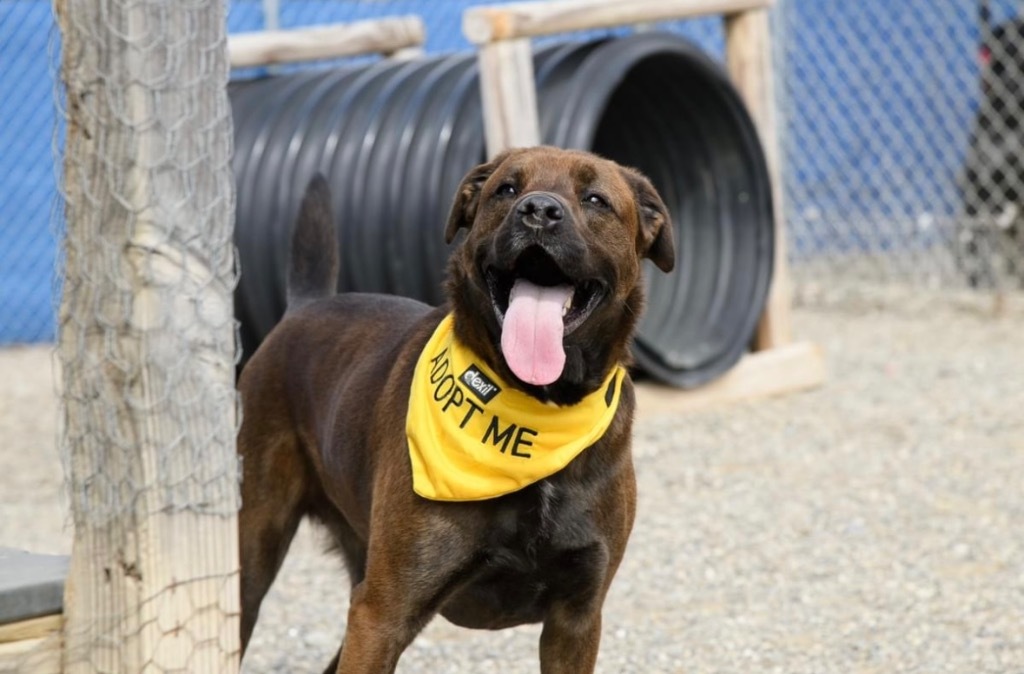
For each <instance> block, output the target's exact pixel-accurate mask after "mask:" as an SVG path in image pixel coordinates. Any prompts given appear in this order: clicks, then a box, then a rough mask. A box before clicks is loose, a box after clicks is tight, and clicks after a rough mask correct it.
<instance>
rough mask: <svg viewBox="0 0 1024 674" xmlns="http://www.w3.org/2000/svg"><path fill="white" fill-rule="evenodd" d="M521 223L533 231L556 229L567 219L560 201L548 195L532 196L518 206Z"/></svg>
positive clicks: (517, 210)
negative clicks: (564, 218) (563, 219)
mask: <svg viewBox="0 0 1024 674" xmlns="http://www.w3.org/2000/svg"><path fill="white" fill-rule="evenodd" d="M516 213H517V214H518V216H519V222H521V223H522V224H523V225H525V226H527V227H529V228H531V229H539V230H545V229H554V228H555V227H557V226H558V225H559V224H560V223H561V222H562V218H563V217H565V211H564V210H563V209H562V204H561V203H560V202H559V201H558V199H556V198H554V197H553V196H551V195H548V194H530V195H527V196H526V197H525V198H523V200H522V201H520V202H519V204H518V205H517V206H516Z"/></svg>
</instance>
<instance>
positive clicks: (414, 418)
mask: <svg viewBox="0 0 1024 674" xmlns="http://www.w3.org/2000/svg"><path fill="white" fill-rule="evenodd" d="M452 327H453V320H452V317H451V315H448V316H446V317H445V318H444V320H442V321H441V324H440V325H439V326H437V330H435V331H434V335H433V337H431V338H430V341H429V342H427V345H426V347H425V348H424V349H423V353H422V354H420V358H419V361H417V363H416V371H415V372H414V373H413V378H412V391H411V394H410V396H409V414H408V416H407V417H406V420H405V434H406V437H407V438H408V440H409V458H410V459H412V485H413V489H414V490H415V491H416V493H417V494H419V495H420V496H422V497H424V498H428V499H433V500H435V501H478V500H481V499H489V498H495V497H498V496H502V495H504V494H509V493H511V492H514V491H517V490H519V489H522V488H523V487H525V486H527V485H530V484H533V483H534V482H536V481H538V480H542V479H544V478H545V477H549V476H550V475H554V474H555V473H557V472H558V471H560V470H561V469H562V468H565V466H567V465H568V464H569V462H570V461H572V460H573V459H574V458H576V456H577V455H578V454H579V453H580V452H582V451H583V450H584V449H586V448H587V447H589V446H590V445H592V444H594V442H596V441H597V440H598V439H599V438H600V437H601V436H602V435H604V432H605V431H606V430H607V429H608V426H609V425H610V424H611V422H612V418H613V417H614V416H615V410H617V409H618V407H619V393H620V390H621V388H622V380H623V378H624V377H625V373H626V372H625V369H623V368H622V367H621V366H616V367H614V368H612V371H611V372H609V373H608V377H607V378H606V379H605V381H604V384H603V385H602V386H601V388H599V389H598V390H597V391H595V392H594V393H591V394H590V395H588V396H587V397H586V398H584V399H583V400H581V401H580V402H579V403H577V404H575V405H572V406H569V407H560V406H558V405H554V404H551V403H543V402H541V401H539V400H537V399H536V398H533V397H531V396H528V395H526V394H525V393H523V392H522V391H519V390H517V389H514V388H512V387H510V386H507V385H506V384H505V383H504V382H503V381H501V379H499V378H498V376H497V375H496V374H495V373H494V372H492V371H491V370H490V368H488V367H487V366H486V365H484V364H483V363H482V362H481V361H480V359H478V358H476V357H475V356H474V354H473V352H472V351H470V350H469V349H467V348H466V347H464V346H463V345H462V344H460V343H459V342H458V341H456V339H455V334H454V331H453V329H452Z"/></svg>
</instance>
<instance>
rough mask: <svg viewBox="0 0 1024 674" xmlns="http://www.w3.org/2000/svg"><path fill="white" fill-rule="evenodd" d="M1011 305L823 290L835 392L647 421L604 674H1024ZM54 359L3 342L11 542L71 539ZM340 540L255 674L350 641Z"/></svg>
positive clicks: (53, 546) (531, 662)
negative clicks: (336, 554)
mask: <svg viewBox="0 0 1024 674" xmlns="http://www.w3.org/2000/svg"><path fill="white" fill-rule="evenodd" d="M818 299H819V300H820V298H818ZM1014 299H1015V300H1016V298H1014ZM883 304H884V303H883ZM1001 314H1002V315H1001V316H999V317H996V318H993V317H992V316H991V315H989V314H988V312H986V311H985V310H984V307H983V306H982V305H981V303H979V302H969V301H964V302H954V301H947V300H943V301H934V302H925V303H920V302H919V303H916V304H914V303H912V304H911V306H909V307H907V306H904V307H901V309H900V310H899V311H893V310H891V309H889V310H886V309H884V308H879V303H877V302H875V301H872V300H864V299H863V298H861V299H860V300H858V301H852V302H851V301H849V298H847V301H844V302H843V303H840V304H838V305H837V304H835V303H829V302H825V301H816V302H815V304H814V306H813V307H804V308H801V309H798V311H797V312H796V317H795V318H796V328H797V333H798V335H799V336H800V337H801V338H808V339H812V340H815V341H817V342H819V343H820V344H822V345H823V346H824V347H825V349H826V352H827V354H828V361H829V368H830V377H829V382H828V384H827V385H826V386H825V387H824V388H822V389H820V390H817V391H813V392H809V393H804V394H799V395H792V396H788V397H785V398H781V399H776V400H770V401H761V402H758V403H756V404H747V405H738V406H733V407H729V408H724V409H719V410H715V411H712V412H705V413H700V414H691V415H687V416H660V417H644V418H643V419H642V420H641V421H640V422H639V423H638V427H637V433H636V443H635V448H636V455H637V456H636V463H637V471H638V478H639V483H640V484H639V491H640V511H639V514H638V518H637V525H636V528H635V530H634V533H633V537H632V540H631V542H630V546H629V549H628V552H627V556H626V560H625V562H624V563H623V566H622V568H621V570H620V571H619V574H618V577H617V579H616V581H615V584H614V585H613V588H612V592H611V595H610V597H609V599H608V603H607V604H606V610H605V629H604V641H603V644H602V652H601V658H600V660H599V671H602V672H636V673H643V674H651V673H659V672H666V673H667V672H682V671H686V672H691V673H702V672H723V673H724V672H750V671H755V672H784V673H785V674H797V673H801V672H807V673H812V672H813V673H816V674H817V673H821V672H843V673H868V672H879V673H883V672H884V673H886V674H889V673H894V672H956V673H959V674H981V673H989V672H991V673H996V672H998V673H1001V674H1003V673H1006V674H1021V673H1024V414H1022V409H1024V309H1022V308H1021V307H1020V306H1015V305H1013V303H1011V306H1009V308H1007V306H1006V305H1005V304H1004V305H1003V307H1002V309H1001ZM49 363H50V359H49V352H48V351H47V350H46V349H38V348H34V349H10V350H7V351H0V371H2V372H4V374H5V376H4V377H3V380H2V381H0V544H5V545H15V546H21V547H28V548H31V549H34V550H38V551H45V552H60V551H67V550H68V548H69V535H68V532H67V531H65V530H64V527H63V523H64V521H65V518H64V515H63V514H62V509H61V505H60V504H61V502H62V499H61V498H60V496H59V477H58V475H59V471H60V467H59V461H58V460H57V458H56V452H55V450H54V441H53V433H54V421H55V419H56V407H55V404H54V401H53V397H54V396H53V393H52V391H53V387H52V384H51V381H52V377H51V374H50V371H49ZM322 548H323V542H322V541H321V540H320V538H319V537H318V535H317V532H315V531H312V530H309V529H305V528H304V529H302V530H301V531H300V533H299V536H298V538H297V540H296V542H295V544H294V546H293V548H292V554H291V555H290V556H289V558H288V560H287V561H286V563H285V567H284V569H283V570H282V573H281V576H280V577H279V579H278V582H277V584H276V585H275V587H274V589H273V590H272V591H271V594H270V596H269V597H268V599H267V601H266V603H265V606H264V611H263V616H262V620H261V623H260V624H259V625H258V627H257V630H256V634H255V637H254V641H253V644H252V647H251V650H250V652H249V654H248V657H247V662H246V666H245V671H247V672H249V673H250V674H255V673H257V672H282V673H283V672H320V671H321V669H322V667H323V666H324V665H325V664H326V662H327V661H328V659H329V658H330V657H331V655H332V654H333V652H334V650H335V649H336V647H337V644H338V643H339V641H340V636H341V633H342V630H343V622H344V618H345V612H346V606H347V590H346V585H347V583H346V581H345V579H344V577H343V576H342V572H341V568H340V565H339V563H338V562H337V561H336V560H335V559H333V558H331V557H330V556H327V555H325V554H323V553H322V552H321V550H322ZM538 634H539V630H538V629H537V628H522V629H515V630H507V631H504V632H497V633H486V632H471V631H466V630H460V629H458V628H455V627H452V626H450V625H448V624H446V623H444V622H443V620H438V621H435V622H434V623H433V624H431V625H430V626H429V627H428V629H427V630H426V631H425V632H424V633H423V634H422V635H421V636H420V637H419V638H418V639H417V640H416V642H415V643H414V644H413V646H412V647H411V648H410V649H409V651H408V652H407V653H406V654H405V656H404V657H403V659H402V663H401V665H400V667H399V671H400V672H406V673H412V672H452V673H468V672H473V673H474V674H476V673H486V672H502V673H503V674H515V673H517V672H535V671H537V664H536V657H535V654H536V643H537V638H538Z"/></svg>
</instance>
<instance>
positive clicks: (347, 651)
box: [337, 579, 432, 674]
mask: <svg viewBox="0 0 1024 674" xmlns="http://www.w3.org/2000/svg"><path fill="white" fill-rule="evenodd" d="M393 589H394V588H386V589H384V590H381V589H379V588H377V587H375V586H374V584H372V582H371V581H370V580H369V579H367V580H364V581H363V582H362V583H360V584H359V585H357V586H356V587H355V588H353V590H352V602H351V605H350V606H349V611H348V627H347V628H346V629H345V643H344V644H343V645H342V648H341V653H340V654H339V655H340V657H339V660H338V668H337V674H370V673H371V672H372V673H373V674H377V673H378V672H379V673H380V674H390V673H391V672H394V671H395V668H396V667H397V666H398V658H399V657H400V656H401V655H402V652H403V651H404V650H405V648H406V647H407V646H408V645H409V644H410V643H411V642H412V640H413V639H414V638H415V637H416V634H418V633H419V631H420V630H421V629H422V628H423V626H424V625H425V624H426V623H427V622H428V621H429V620H430V618H431V617H432V613H430V612H428V611H424V610H423V609H420V610H418V611H417V610H416V609H415V608H414V607H412V606H410V605H408V603H407V602H406V601H405V598H400V597H393V596H389V595H390V594H391V590H393ZM410 614H413V615H410Z"/></svg>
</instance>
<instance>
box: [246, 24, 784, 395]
mask: <svg viewBox="0 0 1024 674" xmlns="http://www.w3.org/2000/svg"><path fill="white" fill-rule="evenodd" d="M535 69H536V77H537V87H538V106H539V109H540V121H541V134H542V137H543V140H544V142H545V143H548V144H551V145H557V146H561V147H569V148H579V149H585V150H591V151H593V152H596V153H598V154H601V155H603V156H605V157H608V158H610V159H614V160H616V161H618V162H619V163H622V164H626V165H629V166H634V167H636V168H638V169H640V170H641V171H643V172H644V173H645V174H647V175H648V177H650V178H651V180H652V181H653V183H654V184H655V186H656V187H657V188H658V190H659V191H660V193H661V195H662V197H663V198H664V199H665V203H666V204H667V205H668V207H669V209H670V211H671V213H672V219H673V222H674V227H675V238H676V247H677V251H676V256H677V262H676V270H675V271H674V272H672V273H671V274H662V273H660V272H658V271H657V270H655V269H654V268H653V266H648V270H647V273H646V283H647V288H648V306H647V311H646V314H645V316H644V318H643V319H642V321H641V324H640V327H639V331H638V335H637V339H636V342H635V345H634V349H633V351H634V354H635V356H636V359H637V363H638V364H639V366H640V367H641V369H642V370H643V371H645V372H646V373H648V374H649V375H651V376H652V377H654V378H656V379H658V380H661V381H664V382H666V383H670V384H673V385H676V386H681V387H693V386H697V385H699V384H701V383H704V382H706V381H708V380H710V379H713V378H714V377H716V376H718V375H720V374H722V373H724V372H725V371H726V370H728V369H729V368H730V367H731V366H732V365H733V364H735V363H736V361H737V360H739V358H740V357H741V356H742V354H743V352H744V351H745V350H746V348H747V345H748V344H749V342H750V339H751V336H752V335H753V332H754V329H755V327H756V324H757V320H758V318H759V317H760V315H761V311H762V309H763V307H764V303H765V299H766V296H767V291H768V285H769V281H770V277H771V270H772V250H773V221H772V204H771V190H770V185H769V178H768V171H767V168H766V166H765V161H764V155H763V152H762V149H761V146H760V144H759V141H758V138H757V134H756V132H755V129H754V126H753V123H752V122H751V120H750V118H749V116H748V114H747V112H746V110H745V109H744V107H743V104H742V102H741V100H740V98H739V96H738V94H737V93H736V91H735V90H734V89H733V87H732V86H731V84H730V83H729V81H728V78H727V75H726V74H725V72H724V71H723V70H722V68H721V67H720V66H719V65H718V64H716V63H715V62H714V61H712V60H711V59H709V58H708V57H707V56H706V55H705V54H703V53H702V52H701V50H700V49H699V48H698V47H696V46H695V45H693V44H692V43H690V42H689V41H687V40H685V39H683V38H681V37H677V36H674V35H668V34H661V33H643V34H639V35H635V36H632V37H627V38H621V39H611V40H602V41H598V42H589V43H572V44H567V45H564V46H556V47H548V48H545V49H542V50H540V51H539V52H538V53H537V54H536V55H535ZM478 86H479V84H478V76H477V68H476V59H475V56H474V55H471V54H466V55H457V56H448V57H440V58H430V59H421V60H414V61H404V62H393V61H381V62H378V63H375V64H372V65H369V66H361V67H352V68H348V69H342V70H332V71H329V72H316V73H304V74H301V75H287V76H276V77H268V78H263V79H259V80H253V81H248V82H239V83H235V84H233V85H232V86H231V90H230V96H231V102H232V106H233V110H234V120H235V157H234V170H235V175H236V179H237V183H238V194H237V197H238V200H237V215H236V229H235V237H236V243H237V245H238V250H239V257H240V260H239V264H240V267H241V278H240V281H239V286H238V289H237V291H236V307H237V313H238V317H239V319H240V321H241V325H242V339H243V349H244V350H245V351H246V353H251V352H252V350H254V349H255V346H256V345H257V344H258V343H259V341H260V340H261V339H262V338H263V337H264V336H265V335H266V334H267V332H269V330H270V329H271V327H273V325H274V324H275V323H276V322H277V320H278V319H279V318H280V316H281V315H282V314H283V312H284V296H285V266H286V257H287V251H288V246H289V242H288V236H289V232H290V230H291V227H292V222H293V220H294V217H295V214H296V212H297V210H298V204H299V202H300V200H301V197H302V193H303V190H304V189H305V186H306V184H307V182H308V181H309V179H310V178H311V177H312V175H313V174H314V173H316V172H317V171H320V172H322V173H324V174H325V175H326V176H327V178H328V181H329V182H330V184H331V187H332V191H333V199H334V212H335V218H336V221H337V228H338V238H339V244H340V247H341V268H342V273H341V279H340V282H339V289H340V290H343V291H363V292H385V293H393V294H398V295H405V296H408V297H414V298H416V299H420V300H423V301H425V302H428V303H431V304H439V303H440V302H441V301H442V300H443V296H442V291H441V281H442V274H443V271H444V263H445V260H446V259H447V256H448V252H449V250H448V248H447V246H445V244H444V238H443V229H444V223H445V219H446V217H447V213H448V208H449V206H450V203H451V199H452V197H453V196H454V194H455V190H456V188H457V186H458V184H459V180H460V179H461V178H462V176H463V175H464V174H465V173H466V172H467V171H468V170H469V169H470V168H472V167H473V166H474V165H476V164H478V163H480V162H482V161H484V160H485V155H486V151H485V147H484V131H483V117H482V112H481V105H480V94H479V89H478Z"/></svg>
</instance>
